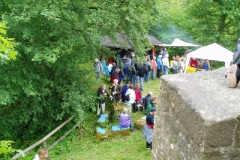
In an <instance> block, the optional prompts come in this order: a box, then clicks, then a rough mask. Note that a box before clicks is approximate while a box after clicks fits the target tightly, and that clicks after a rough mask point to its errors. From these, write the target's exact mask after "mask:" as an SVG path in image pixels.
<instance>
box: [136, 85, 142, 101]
mask: <svg viewBox="0 0 240 160" xmlns="http://www.w3.org/2000/svg"><path fill="white" fill-rule="evenodd" d="M134 91H135V95H136V101H140V99H141V98H142V95H141V92H140V90H139V88H134Z"/></svg>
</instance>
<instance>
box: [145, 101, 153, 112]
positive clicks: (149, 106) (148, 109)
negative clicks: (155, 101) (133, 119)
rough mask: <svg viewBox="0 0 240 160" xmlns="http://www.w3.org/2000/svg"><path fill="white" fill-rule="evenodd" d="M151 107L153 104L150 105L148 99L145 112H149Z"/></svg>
mask: <svg viewBox="0 0 240 160" xmlns="http://www.w3.org/2000/svg"><path fill="white" fill-rule="evenodd" d="M152 108H153V105H152V103H151V101H148V102H147V108H146V110H147V113H149V112H150V111H151V109H152Z"/></svg>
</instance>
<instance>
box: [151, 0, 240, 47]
mask: <svg viewBox="0 0 240 160" xmlns="http://www.w3.org/2000/svg"><path fill="white" fill-rule="evenodd" d="M159 6H160V14H161V16H160V18H159V19H158V20H157V21H156V22H154V23H153V24H152V26H151V29H150V33H151V34H152V35H155V36H156V37H158V38H159V39H160V40H161V41H162V42H164V43H171V42H172V41H173V40H174V38H180V39H182V40H185V41H187V42H193V43H198V44H200V45H203V46H204V45H208V44H211V43H214V42H216V43H219V44H220V45H223V46H224V47H226V48H228V49H230V50H234V48H235V46H236V42H237V40H238V38H239V31H240V29H239V27H238V26H239V22H240V13H239V12H238V10H239V9H240V8H239V7H240V2H239V1H231V2H230V1H229V0H218V1H217V0H191V1H190V0H177V1H176V0H168V1H162V3H161V5H159Z"/></svg>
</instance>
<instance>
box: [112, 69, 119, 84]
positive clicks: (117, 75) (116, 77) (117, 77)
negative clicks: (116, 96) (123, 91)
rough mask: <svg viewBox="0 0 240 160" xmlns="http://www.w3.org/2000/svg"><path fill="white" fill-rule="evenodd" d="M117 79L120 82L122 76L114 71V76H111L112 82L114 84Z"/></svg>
mask: <svg viewBox="0 0 240 160" xmlns="http://www.w3.org/2000/svg"><path fill="white" fill-rule="evenodd" d="M114 79H117V80H118V82H120V76H119V74H118V73H116V72H115V71H113V73H112V75H111V82H112V83H113V80H114Z"/></svg>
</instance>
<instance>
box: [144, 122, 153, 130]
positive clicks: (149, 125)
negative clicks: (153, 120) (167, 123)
mask: <svg viewBox="0 0 240 160" xmlns="http://www.w3.org/2000/svg"><path fill="white" fill-rule="evenodd" d="M146 125H147V126H148V127H150V128H152V129H153V127H154V124H147V123H146Z"/></svg>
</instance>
